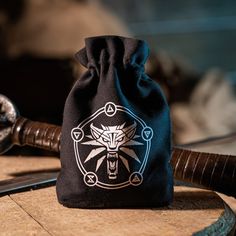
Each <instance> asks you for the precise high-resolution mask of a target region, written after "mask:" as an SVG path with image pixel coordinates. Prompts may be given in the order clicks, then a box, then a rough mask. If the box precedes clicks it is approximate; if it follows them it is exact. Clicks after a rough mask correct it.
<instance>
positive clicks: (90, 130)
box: [71, 102, 154, 189]
mask: <svg viewBox="0 0 236 236" xmlns="http://www.w3.org/2000/svg"><path fill="white" fill-rule="evenodd" d="M153 135H154V134H153V130H152V128H151V127H149V126H147V125H146V123H145V122H144V121H143V120H142V119H141V118H140V117H138V116H137V115H135V114H134V113H133V112H132V111H131V110H130V109H128V108H126V107H124V106H120V105H116V104H114V103H112V102H108V103H106V104H105V106H104V107H102V108H100V109H98V110H97V111H96V112H94V113H93V114H92V115H91V116H89V117H88V118H86V119H85V120H83V121H82V122H81V123H80V124H79V125H78V126H77V127H75V128H73V129H72V130H71V137H72V139H73V141H74V151H75V158H76V162H77V165H78V168H79V170H80V172H81V173H82V174H83V180H84V183H85V184H86V185H87V186H89V187H93V186H98V187H101V188H105V189H118V188H123V187H127V186H134V187H135V186H138V185H140V184H142V182H143V172H144V170H145V167H146V164H147V160H148V157H149V152H150V148H151V140H152V137H153Z"/></svg>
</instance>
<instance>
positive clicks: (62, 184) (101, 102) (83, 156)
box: [57, 36, 173, 208]
mask: <svg viewBox="0 0 236 236" xmlns="http://www.w3.org/2000/svg"><path fill="white" fill-rule="evenodd" d="M85 44H86V47H85V48H83V49H82V50H80V51H79V52H78V53H77V54H76V58H77V59H78V60H79V62H80V63H81V64H82V65H84V66H85V67H86V68H87V71H86V72H85V73H84V74H83V75H82V76H81V78H80V79H79V80H78V81H76V83H75V85H74V87H73V88H72V90H71V92H70V94H69V96H68V98H67V100H66V104H65V109H64V117H63V125H62V138H61V172H60V175H59V177H58V180H57V196H58V200H59V202H60V203H61V204H63V205H65V206H67V207H81V208H131V207H132V208H133V207H135V208H142V207H159V206H163V205H167V204H169V203H170V202H171V201H172V195H173V177H172V170H171V166H170V157H171V133H170V131H171V130H170V117H169V108H168V105H167V103H166V100H165V98H164V96H163V93H162V92H161V90H160V88H159V86H158V85H157V84H156V82H154V81H153V80H152V79H150V78H149V77H148V76H147V75H146V74H145V71H144V63H145V62H146V59H147V56H148V47H147V44H146V43H145V42H143V41H141V40H136V39H132V38H124V37H118V36H101V37H93V38H87V39H86V40H85Z"/></svg>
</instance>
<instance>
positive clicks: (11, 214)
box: [0, 156, 236, 236]
mask: <svg viewBox="0 0 236 236" xmlns="http://www.w3.org/2000/svg"><path fill="white" fill-rule="evenodd" d="M59 167H60V163H59V160H58V159H56V158H52V157H40V158H39V157H38V158H37V157H4V156H2V157H0V169H1V171H0V180H4V179H9V178H12V177H14V176H18V175H21V174H27V173H30V172H34V173H36V172H40V171H50V170H51V169H55V168H59ZM221 196H222V197H223V198H224V200H225V201H227V202H228V204H230V206H231V208H234V210H236V201H235V199H232V198H229V197H228V198H227V197H225V196H223V195H221ZM234 225H235V215H234V214H233V211H231V210H230V208H228V207H226V208H225V206H224V202H223V201H222V199H221V198H220V197H219V196H218V195H217V194H216V193H214V192H211V191H206V190H202V189H196V188H190V187H184V186H177V187H175V199H174V202H173V204H172V205H171V206H169V207H166V208H161V209H141V210H130V209H109V210H108V209H106V210H85V209H69V208H66V207H63V206H62V205H60V204H59V203H58V202H57V199H56V194H55V187H49V188H44V189H39V190H34V191H28V192H22V193H17V194H11V195H7V196H3V197H1V198H0V235H17V236H18V235H24V236H25V235H26V236H27V235H60V236H61V235H67V236H68V235H86V236H87V235H110V236H113V235H114V236H115V235H122V236H123V235H130V236H131V235H132V236H133V235H142V236H145V235H181V236H184V235H192V234H194V233H196V232H199V231H202V230H208V232H209V230H210V231H211V230H216V231H217V232H220V231H221V230H223V231H225V232H229V231H230V230H232V228H233V226H234ZM217 235H218V234H217Z"/></svg>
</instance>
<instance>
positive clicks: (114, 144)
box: [82, 122, 143, 179]
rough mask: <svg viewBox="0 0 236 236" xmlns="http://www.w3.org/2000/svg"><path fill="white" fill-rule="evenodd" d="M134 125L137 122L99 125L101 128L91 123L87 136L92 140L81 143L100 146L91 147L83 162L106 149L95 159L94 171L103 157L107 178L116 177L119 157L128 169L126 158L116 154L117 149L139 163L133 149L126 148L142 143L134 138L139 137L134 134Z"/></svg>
mask: <svg viewBox="0 0 236 236" xmlns="http://www.w3.org/2000/svg"><path fill="white" fill-rule="evenodd" d="M136 126H137V124H136V122H134V123H133V124H132V125H130V126H128V127H125V123H124V124H122V125H117V126H103V125H101V127H102V129H101V128H98V127H96V126H94V125H93V123H92V124H91V125H90V132H91V135H88V136H87V137H88V138H90V139H92V140H90V141H87V142H84V143H82V144H85V145H94V146H100V148H96V149H93V150H92V151H91V152H90V153H89V155H88V156H87V158H86V160H85V162H87V161H89V160H90V159H92V158H93V157H95V156H97V155H98V154H99V153H101V152H103V151H104V150H106V151H107V154H106V155H105V156H102V157H101V158H99V159H98V161H97V165H96V171H97V170H98V168H99V167H100V165H101V164H102V162H103V160H104V159H105V158H106V160H107V174H108V178H109V179H116V178H117V175H118V159H119V158H120V160H121V161H122V162H123V164H124V166H125V167H126V169H127V170H128V171H130V169H129V162H128V160H127V159H126V158H125V157H123V156H122V155H121V154H118V151H122V152H124V153H125V154H127V155H128V156H130V157H132V158H133V159H135V160H136V161H137V162H139V163H140V160H139V158H138V157H137V155H136V153H135V152H134V150H133V149H130V148H128V146H132V145H143V144H142V143H140V142H138V141H135V140H134V139H136V138H138V137H140V136H138V135H135V132H136Z"/></svg>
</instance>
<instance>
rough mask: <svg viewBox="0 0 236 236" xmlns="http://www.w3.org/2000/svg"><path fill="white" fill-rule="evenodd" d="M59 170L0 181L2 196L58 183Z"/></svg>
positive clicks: (0, 193)
mask: <svg viewBox="0 0 236 236" xmlns="http://www.w3.org/2000/svg"><path fill="white" fill-rule="evenodd" d="M58 174H59V172H49V173H38V174H28V175H26V176H21V177H16V178H12V179H8V180H2V181H0V196H3V195H6V194H12V193H18V192H22V191H27V190H34V189H38V188H45V187H49V186H54V185H55V184H56V180H57V176H58Z"/></svg>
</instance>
